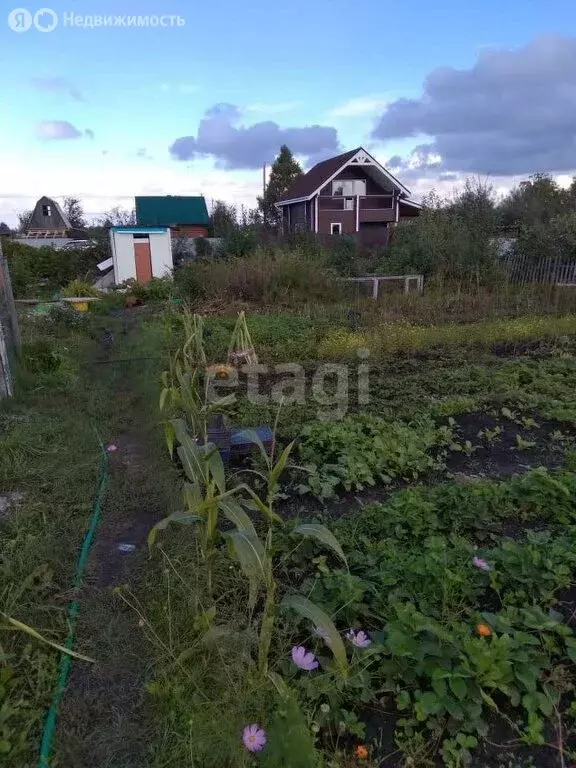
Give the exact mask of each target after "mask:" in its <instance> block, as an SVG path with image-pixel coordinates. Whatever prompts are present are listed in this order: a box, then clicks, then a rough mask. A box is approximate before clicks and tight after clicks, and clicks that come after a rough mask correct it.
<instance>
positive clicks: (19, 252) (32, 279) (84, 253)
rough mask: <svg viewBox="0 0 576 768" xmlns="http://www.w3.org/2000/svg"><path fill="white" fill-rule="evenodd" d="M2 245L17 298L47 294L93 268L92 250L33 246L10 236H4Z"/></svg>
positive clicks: (95, 257)
mask: <svg viewBox="0 0 576 768" xmlns="http://www.w3.org/2000/svg"><path fill="white" fill-rule="evenodd" d="M3 248H4V252H5V254H6V258H7V260H8V266H9V268H10V276H11V279H12V287H13V290H14V296H15V297H16V298H27V297H32V298H37V297H38V298H44V297H48V296H51V295H52V294H54V292H56V291H58V290H60V289H61V288H62V287H63V286H64V285H66V284H67V283H70V281H72V280H83V281H85V280H86V278H87V277H88V276H90V275H93V274H95V272H96V264H97V262H98V258H97V256H96V255H95V254H94V253H93V252H92V251H91V250H79V251H72V250H65V251H57V250H56V249H54V248H49V247H42V248H33V247H32V246H30V245H25V244H23V243H19V242H18V241H17V240H9V239H4V241H3Z"/></svg>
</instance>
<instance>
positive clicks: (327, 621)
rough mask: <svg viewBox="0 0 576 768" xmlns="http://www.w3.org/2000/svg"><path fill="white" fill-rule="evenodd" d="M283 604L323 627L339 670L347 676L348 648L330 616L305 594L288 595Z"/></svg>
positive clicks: (317, 625)
mask: <svg viewBox="0 0 576 768" xmlns="http://www.w3.org/2000/svg"><path fill="white" fill-rule="evenodd" d="M282 604H283V605H284V606H286V607H287V608H292V610H294V611H296V613H299V614H300V616H303V617H304V618H305V619H310V621H311V622H312V623H313V624H314V626H315V627H316V628H317V629H322V630H323V631H324V632H325V633H326V636H327V645H328V647H329V648H330V650H331V651H332V653H333V654H334V658H335V659H336V665H337V667H338V671H339V672H340V674H341V675H342V676H343V677H346V676H347V674H348V659H347V658H346V649H345V647H344V642H343V641H342V638H341V637H340V635H339V634H338V630H337V629H336V627H335V626H334V622H333V621H332V619H331V618H330V616H328V614H327V613H325V612H324V611H323V610H322V608H319V607H318V606H317V605H315V604H314V603H312V602H310V600H308V599H307V598H306V597H304V596H303V595H288V597H285V598H284V600H283V601H282Z"/></svg>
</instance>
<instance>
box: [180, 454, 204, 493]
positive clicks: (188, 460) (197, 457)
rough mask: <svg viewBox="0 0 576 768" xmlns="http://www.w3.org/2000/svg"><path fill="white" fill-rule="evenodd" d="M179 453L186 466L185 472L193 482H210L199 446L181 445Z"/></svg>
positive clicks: (183, 464)
mask: <svg viewBox="0 0 576 768" xmlns="http://www.w3.org/2000/svg"><path fill="white" fill-rule="evenodd" d="M177 453H178V456H179V458H180V461H181V462H182V466H183V467H184V472H186V476H187V477H188V479H189V480H190V482H191V483H201V484H202V485H207V484H208V477H207V472H206V463H205V461H204V457H203V456H202V454H201V453H200V451H199V450H198V446H197V445H194V446H189V445H186V446H184V445H179V446H178V448H177Z"/></svg>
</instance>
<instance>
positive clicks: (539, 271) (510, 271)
mask: <svg viewBox="0 0 576 768" xmlns="http://www.w3.org/2000/svg"><path fill="white" fill-rule="evenodd" d="M501 264H502V267H503V269H504V272H505V273H506V275H507V278H508V280H509V281H510V282H511V283H520V284H528V283H538V284H541V285H574V284H576V261H561V260H560V259H550V258H548V259H538V260H536V261H531V260H528V259H527V258H526V256H517V255H516V254H514V253H506V254H505V255H504V256H503V257H502V259H501Z"/></svg>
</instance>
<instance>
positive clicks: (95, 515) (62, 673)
mask: <svg viewBox="0 0 576 768" xmlns="http://www.w3.org/2000/svg"><path fill="white" fill-rule="evenodd" d="M98 441H99V442H100V447H101V450H102V458H101V465H100V478H99V480H98V488H97V490H96V495H95V497H94V504H93V506H92V518H91V519H90V527H89V528H88V530H87V531H86V535H85V536H84V541H83V542H82V549H81V550H80V556H79V557H78V565H77V566H76V574H75V576H74V591H75V593H76V594H77V593H78V591H79V590H80V588H81V587H82V584H83V582H84V569H85V567H86V561H87V560H88V555H89V553H90V547H91V546H92V541H93V539H94V534H95V533H96V529H97V528H98V522H99V520H100V513H101V511H102V501H103V499H104V493H105V491H106V486H107V485H108V454H107V453H106V451H105V450H104V446H103V444H102V441H101V440H100V437H98ZM78 609H79V605H78V601H77V599H76V598H74V599H73V600H72V602H71V603H70V606H69V608H68V636H67V637H66V642H65V643H64V647H65V648H68V650H70V651H71V650H72V649H73V646H74V637H75V634H76V618H77V616H78ZM71 665H72V657H71V656H70V655H69V654H68V653H63V654H62V656H61V658H60V669H59V673H58V681H57V683H56V688H55V689H54V693H53V695H52V702H51V704H50V709H49V710H48V715H47V716H46V721H45V723H44V731H43V733H42V744H41V747H40V762H39V763H38V768H50V764H49V762H48V761H49V759H50V754H51V752H52V741H53V739H54V732H55V730H56V721H57V719H58V711H59V709H60V703H61V701H62V695H63V694H64V690H65V689H66V683H67V682H68V675H69V674H70V667H71Z"/></svg>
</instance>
